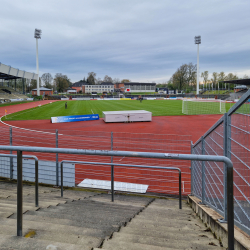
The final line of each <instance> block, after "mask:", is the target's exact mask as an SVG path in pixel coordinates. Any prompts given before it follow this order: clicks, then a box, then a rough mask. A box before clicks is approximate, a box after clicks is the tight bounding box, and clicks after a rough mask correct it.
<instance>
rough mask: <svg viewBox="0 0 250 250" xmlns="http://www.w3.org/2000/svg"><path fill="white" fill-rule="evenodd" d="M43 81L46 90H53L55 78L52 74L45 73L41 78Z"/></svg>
mask: <svg viewBox="0 0 250 250" xmlns="http://www.w3.org/2000/svg"><path fill="white" fill-rule="evenodd" d="M41 79H42V81H43V84H44V86H45V88H49V89H51V88H52V81H53V77H52V75H51V74H50V73H44V74H43V75H42V76H41Z"/></svg>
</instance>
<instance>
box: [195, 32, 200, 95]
mask: <svg viewBox="0 0 250 250" xmlns="http://www.w3.org/2000/svg"><path fill="white" fill-rule="evenodd" d="M194 42H195V44H197V84H196V95H198V94H199V44H201V36H196V37H195V38H194Z"/></svg>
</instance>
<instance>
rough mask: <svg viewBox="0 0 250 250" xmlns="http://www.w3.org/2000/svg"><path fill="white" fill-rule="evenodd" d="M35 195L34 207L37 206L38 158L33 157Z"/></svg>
mask: <svg viewBox="0 0 250 250" xmlns="http://www.w3.org/2000/svg"><path fill="white" fill-rule="evenodd" d="M35 185H36V188H35V196H36V207H38V205H39V204H38V160H36V159H35Z"/></svg>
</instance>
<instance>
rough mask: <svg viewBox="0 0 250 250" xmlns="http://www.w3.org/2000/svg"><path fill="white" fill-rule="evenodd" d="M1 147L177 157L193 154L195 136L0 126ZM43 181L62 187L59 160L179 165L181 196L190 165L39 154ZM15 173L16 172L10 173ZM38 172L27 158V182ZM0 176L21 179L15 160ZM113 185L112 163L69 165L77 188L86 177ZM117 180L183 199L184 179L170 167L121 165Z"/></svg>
mask: <svg viewBox="0 0 250 250" xmlns="http://www.w3.org/2000/svg"><path fill="white" fill-rule="evenodd" d="M1 135H2V136H1V138H0V144H1V145H13V146H36V147H55V148H74V149H75V148H77V149H91V150H111V149H112V150H116V151H136V152H156V153H164V152H169V153H173V154H178V153H186V154H190V152H191V149H190V145H191V136H182V135H164V134H162V135H156V134H137V133H122V132H120V133H117V132H116V133H108V132H98V131H97V132H96V131H95V132H93V131H91V132H85V131H76V130H58V131H55V130H43V131H40V132H39V131H36V130H30V129H29V130H24V129H17V128H14V127H13V128H8V127H5V126H2V127H1ZM37 157H38V158H39V182H42V183H47V184H52V185H57V186H59V185H60V166H59V161H62V160H68V161H85V162H86V161H87V162H94V161H95V162H111V161H113V163H116V164H131V165H135V164H137V165H150V166H164V167H173V166H175V167H178V168H180V169H181V171H182V193H183V194H184V195H188V194H190V192H191V181H190V176H191V171H190V161H187V160H186V161H180V160H175V161H173V160H171V159H164V160H163V159H150V158H148V159H145V158H131V157H129V156H126V157H119V156H114V157H112V159H111V157H107V156H98V158H97V157H95V156H89V155H81V156H79V155H71V154H65V155H64V154H51V153H38V154H37ZM10 169H11V171H10ZM33 171H34V168H33V166H32V162H31V161H29V160H25V162H24V164H23V175H24V176H23V178H24V180H28V181H34V172H33ZM0 175H1V176H4V177H10V178H13V177H15V176H16V162H15V161H14V162H10V160H9V159H5V158H0ZM87 178H88V179H95V180H104V181H105V180H107V181H110V166H107V165H91V164H87V165H84V166H83V165H81V164H77V163H65V164H64V185H65V186H75V185H78V184H79V183H81V182H82V180H83V179H87ZM114 178H115V181H119V182H127V183H135V184H145V185H148V186H149V187H148V190H147V191H148V192H152V193H162V194H171V195H178V193H179V191H178V190H179V184H178V183H179V180H178V176H176V174H175V173H174V172H173V171H170V170H167V169H138V168H129V169H128V168H126V167H123V166H117V167H116V174H115V176H114Z"/></svg>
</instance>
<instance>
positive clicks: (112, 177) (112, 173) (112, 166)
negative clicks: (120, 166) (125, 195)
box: [111, 132, 114, 202]
mask: <svg viewBox="0 0 250 250" xmlns="http://www.w3.org/2000/svg"><path fill="white" fill-rule="evenodd" d="M111 151H113V132H111ZM111 163H113V156H111ZM111 201H112V202H114V165H111Z"/></svg>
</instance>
